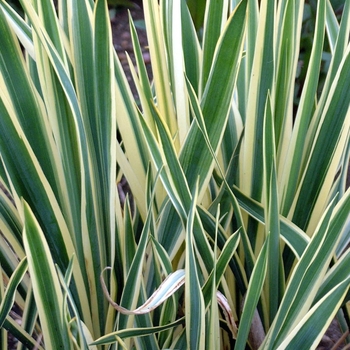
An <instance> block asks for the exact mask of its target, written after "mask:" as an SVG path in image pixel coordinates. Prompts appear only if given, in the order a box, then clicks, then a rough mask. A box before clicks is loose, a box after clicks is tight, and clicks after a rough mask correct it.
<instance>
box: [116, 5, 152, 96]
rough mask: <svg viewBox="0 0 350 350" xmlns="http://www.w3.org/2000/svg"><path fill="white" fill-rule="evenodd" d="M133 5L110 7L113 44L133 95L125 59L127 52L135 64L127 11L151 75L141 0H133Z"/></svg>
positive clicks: (133, 89) (132, 86)
mask: <svg viewBox="0 0 350 350" xmlns="http://www.w3.org/2000/svg"><path fill="white" fill-rule="evenodd" d="M132 3H133V5H132V6H130V7H110V15H111V25H112V35H113V44H114V47H115V49H116V52H117V55H118V57H119V60H120V63H121V64H122V67H123V70H124V72H125V74H126V77H127V79H128V82H129V84H130V87H131V89H132V92H133V93H134V95H136V88H135V86H134V84H133V80H132V77H131V73H130V67H129V64H128V60H127V54H128V55H129V56H130V58H131V60H132V61H133V63H134V64H135V60H134V53H133V46H132V41H131V34H130V28H129V13H130V16H131V18H132V20H133V22H134V24H135V27H136V30H137V34H138V40H139V42H140V46H141V49H142V54H143V59H144V62H145V64H146V68H147V71H148V74H149V77H151V76H152V72H151V64H150V63H151V61H150V55H149V51H148V42H147V35H146V31H145V29H144V16H143V9H142V8H143V7H142V6H143V5H142V0H134V1H133V2H132Z"/></svg>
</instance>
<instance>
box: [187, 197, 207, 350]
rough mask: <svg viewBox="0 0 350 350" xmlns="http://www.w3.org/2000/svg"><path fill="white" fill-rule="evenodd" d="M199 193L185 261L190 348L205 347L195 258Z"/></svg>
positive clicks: (188, 230) (193, 213) (202, 301)
mask: <svg viewBox="0 0 350 350" xmlns="http://www.w3.org/2000/svg"><path fill="white" fill-rule="evenodd" d="M196 202H197V193H194V195H193V199H192V206H191V209H190V212H189V217H188V221H187V224H186V263H185V271H186V276H185V303H186V309H185V317H186V339H187V348H188V349H193V350H194V349H203V348H204V344H205V322H204V319H205V306H204V300H203V294H202V291H201V287H200V282H199V271H198V268H197V262H196V259H195V251H194V239H193V226H194V218H195V216H196Z"/></svg>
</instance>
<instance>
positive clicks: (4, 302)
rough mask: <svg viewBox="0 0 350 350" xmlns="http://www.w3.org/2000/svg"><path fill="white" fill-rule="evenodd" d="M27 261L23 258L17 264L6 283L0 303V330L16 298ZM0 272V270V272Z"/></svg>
mask: <svg viewBox="0 0 350 350" xmlns="http://www.w3.org/2000/svg"><path fill="white" fill-rule="evenodd" d="M27 267H28V264H27V259H26V258H23V259H22V260H21V261H20V263H19V264H18V266H17V268H16V270H15V271H14V273H13V274H12V276H11V278H10V280H9V281H8V284H7V288H6V291H5V293H4V294H3V295H1V303H0V328H1V327H2V326H3V324H4V321H5V319H6V317H7V315H8V314H9V312H10V310H11V308H12V306H13V303H14V301H15V297H16V289H17V287H18V285H19V284H20V283H21V281H22V279H23V277H24V274H25V273H26V271H27ZM0 271H1V270H0Z"/></svg>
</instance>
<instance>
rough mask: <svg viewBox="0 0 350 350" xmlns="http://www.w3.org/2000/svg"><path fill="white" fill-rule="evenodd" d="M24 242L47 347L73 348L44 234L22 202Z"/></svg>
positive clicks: (59, 289)
mask: <svg viewBox="0 0 350 350" xmlns="http://www.w3.org/2000/svg"><path fill="white" fill-rule="evenodd" d="M23 210H24V223H25V226H24V232H23V242H24V247H25V250H26V252H27V254H28V255H27V259H28V269H29V273H30V276H31V279H32V283H33V291H34V296H35V300H36V303H37V307H38V312H39V317H40V320H41V325H42V332H43V336H44V339H45V345H46V346H47V347H49V348H51V349H67V350H68V349H71V343H70V337H69V335H68V329H67V324H66V322H65V321H64V318H63V309H62V306H63V295H62V292H61V288H60V283H59V280H58V276H57V273H56V270H55V266H54V262H53V260H52V257H51V253H50V250H49V247H48V245H47V242H46V240H45V237H44V234H43V232H42V230H41V228H40V226H39V223H38V222H37V220H36V218H35V217H34V214H33V212H32V211H31V209H30V207H29V206H28V204H27V203H25V202H24V203H23Z"/></svg>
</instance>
